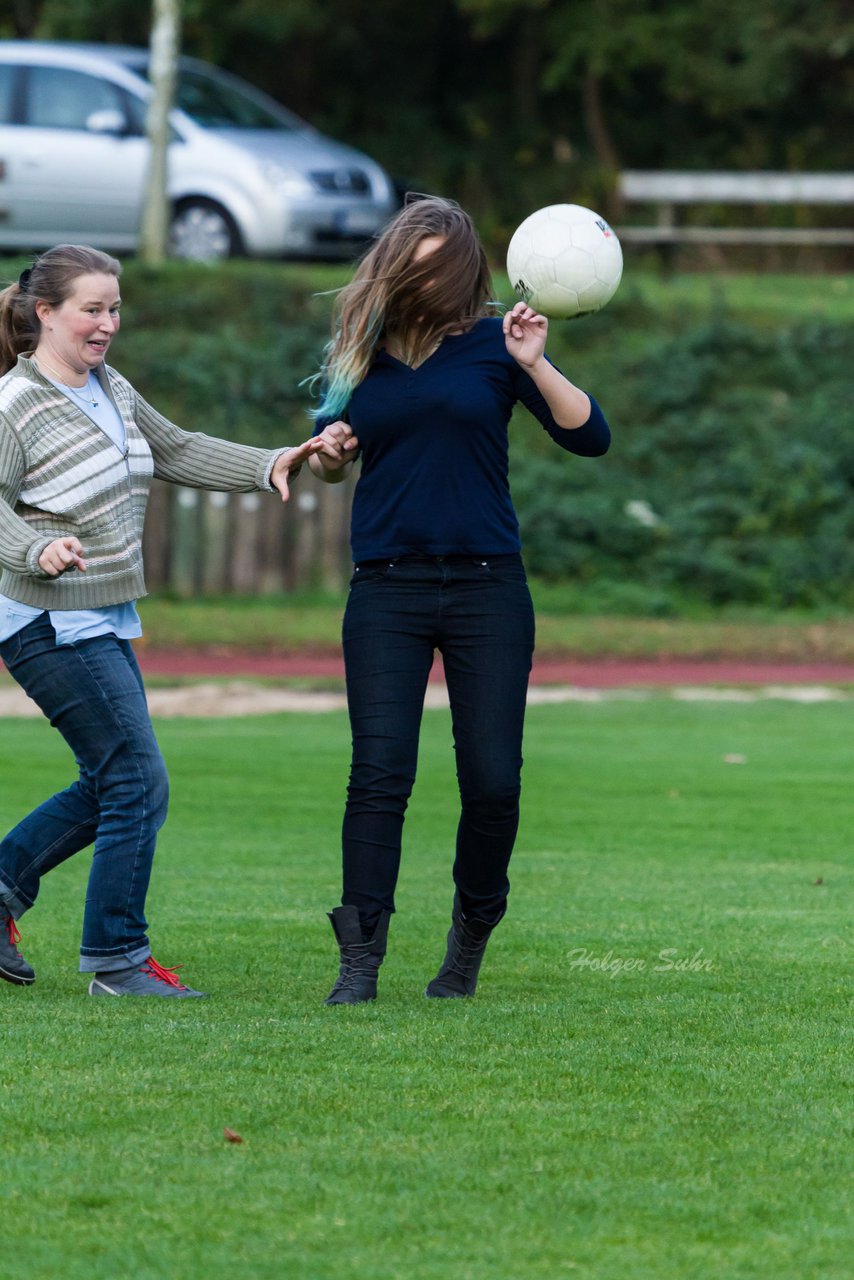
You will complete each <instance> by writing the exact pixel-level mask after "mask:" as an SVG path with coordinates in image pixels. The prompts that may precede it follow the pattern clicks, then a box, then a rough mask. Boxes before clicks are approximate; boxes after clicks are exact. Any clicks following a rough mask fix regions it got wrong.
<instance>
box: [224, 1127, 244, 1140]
mask: <svg viewBox="0 0 854 1280" xmlns="http://www.w3.org/2000/svg"><path fill="white" fill-rule="evenodd" d="M222 1133H223V1137H224V1138H225V1140H226V1142H242V1141H243V1139H242V1138H241V1136H240V1134H239V1133H236V1132H235V1130H234V1129H223V1131H222Z"/></svg>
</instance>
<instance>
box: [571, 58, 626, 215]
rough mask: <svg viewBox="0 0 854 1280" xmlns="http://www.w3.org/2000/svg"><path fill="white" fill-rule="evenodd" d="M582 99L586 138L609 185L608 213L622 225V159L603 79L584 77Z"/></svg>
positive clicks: (594, 75) (589, 74) (587, 74)
mask: <svg viewBox="0 0 854 1280" xmlns="http://www.w3.org/2000/svg"><path fill="white" fill-rule="evenodd" d="M581 96H582V106H583V111H584V126H585V129H586V131H587V137H588V138H589V139H590V142H591V144H592V146H593V150H594V152H595V153H596V159H597V162H598V164H599V168H600V169H601V170H602V173H603V176H604V177H605V179H606V181H607V189H608V207H607V208H606V210H605V212H606V214H607V216H608V217H609V218H610V219H611V220H614V221H619V218H620V214H621V206H622V201H621V200H620V195H619V185H618V183H617V175H618V173H619V172H620V157H619V155H618V153H617V147H616V144H615V142H614V139H613V138H612V137H611V131H610V129H609V128H608V121H607V119H606V116H605V107H604V104H603V102H602V79H601V76H599V75H597V73H596V72H595V71H593V70H590V69H589V68H588V70H587V71H586V72H585V74H584V81H583V85H582V95H581Z"/></svg>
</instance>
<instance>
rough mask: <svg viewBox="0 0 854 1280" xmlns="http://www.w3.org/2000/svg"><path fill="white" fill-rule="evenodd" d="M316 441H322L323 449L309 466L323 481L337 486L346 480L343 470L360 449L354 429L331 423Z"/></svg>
mask: <svg viewBox="0 0 854 1280" xmlns="http://www.w3.org/2000/svg"><path fill="white" fill-rule="evenodd" d="M315 439H316V440H319V441H321V444H322V448H320V449H318V451H317V453H314V454H312V456H311V458H309V463H308V465H309V466H310V467H311V469H312V471H313V472H314V474H315V475H316V476H318V477H319V478H320V479H321V480H326V481H328V482H329V483H331V484H336V483H337V482H338V481H339V480H343V479H344V470H343V469H344V467H346V466H347V464H348V463H349V462H352V461H353V460H354V458H355V456H356V451H357V449H358V448H359V441H358V440H357V438H356V437H355V436H354V435H353V428H352V427H350V426H349V425H348V424H347V423H346V422H340V421H339V422H330V424H329V426H328V427H324V428H323V430H322V431H321V432H320V434H319V435H318V436H316V437H315Z"/></svg>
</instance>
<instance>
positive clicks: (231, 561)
mask: <svg viewBox="0 0 854 1280" xmlns="http://www.w3.org/2000/svg"><path fill="white" fill-rule="evenodd" d="M353 485H354V481H353V480H347V481H345V482H344V483H343V484H337V485H327V484H322V483H320V482H317V481H314V480H312V478H311V477H309V476H307V475H305V476H301V477H300V479H299V480H297V481H296V482H295V484H294V485H293V487H292V489H291V498H290V501H289V502H288V503H287V505H283V504H282V501H281V499H280V498H279V497H278V495H277V494H266V493H210V492H206V491H204V490H201V489H185V488H182V487H180V486H178V485H171V484H163V483H161V482H160V481H155V482H154V484H153V485H152V489H151V496H150V498H149V503H148V514H147V517H146V522H145V536H144V538H143V553H144V556H145V577H146V583H147V585H148V589H149V590H150V591H171V592H174V593H175V594H176V595H179V596H197V595H275V594H278V593H281V592H290V591H297V590H300V589H301V588H305V587H326V588H329V589H331V590H340V589H341V588H342V587H343V586H344V585H345V583H346V582H347V580H348V578H349V575H350V547H349V526H350V504H351V501H352V495H353Z"/></svg>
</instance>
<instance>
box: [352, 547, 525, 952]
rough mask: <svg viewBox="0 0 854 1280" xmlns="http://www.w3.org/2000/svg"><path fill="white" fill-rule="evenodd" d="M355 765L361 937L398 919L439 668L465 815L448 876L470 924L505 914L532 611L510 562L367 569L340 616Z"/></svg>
mask: <svg viewBox="0 0 854 1280" xmlns="http://www.w3.org/2000/svg"><path fill="white" fill-rule="evenodd" d="M343 639H344V662H345V668H346V675H347V701H348V706H349V711H350V725H351V728H352V733H353V759H352V766H351V771H350V782H349V787H348V790H347V806H346V811H345V815H344V826H343V852H344V892H343V895H342V902H343V903H344V905H345V906H355V907H356V908H357V909H358V911H359V915H360V920H361V923H362V927H363V929H364V930H365V931H366V933H368V934H370V933H372V932H373V929H374V926H375V924H376V922H377V920H378V918H379V915H380V913H381V912H382V911H394V890H395V886H396V884H397V876H398V871H399V868H400V849H401V837H402V833H403V818H404V813H405V811H406V807H407V803H408V801H409V796H410V793H411V791H412V786H413V783H414V781H415V768H416V761H417V755H418V736H419V729H420V725H421V714H422V709H423V705H424V693H425V689H426V686H427V677H428V675H429V672H430V668H431V666H432V665H433V656H434V652H435V650H436V649H438V650H439V651H440V652H441V654H442V657H443V660H444V666H445V678H446V681H447V685H448V694H449V697H450V703H451V717H452V723H453V734H454V752H455V755H456V767H457V780H458V783H459V791H460V800H461V806H462V807H461V813H460V819H459V824H458V827H457V838H456V857H455V861H454V867H453V876H454V882H455V885H456V889H457V893H458V895H459V899H460V902H461V905H462V908H463V910H464V911H465V912H466V914H471V915H474V916H476V917H478V918H479V919H482V920H487V921H489V922H490V923H494V922H496V921H497V920H499V919H500V918H501V915H502V914H503V912H504V909H505V905H506V901H507V893H508V890H509V887H510V882H509V880H508V878H507V868H508V864H509V862H510V855H511V853H512V851H513V843H514V841H515V838H516V831H517V828H518V825H519V794H520V788H521V781H520V774H521V768H522V730H523V724H524V717H525V700H526V695H527V688H528V677H529V675H530V671H531V659H532V655H533V651H534V610H533V606H532V604H531V596H530V593H529V591H528V584H527V581H526V578H525V570H524V568H523V566H522V561H521V558H520V557H519V556H518V555H504V556H491V557H490V556H468V557H465V556H446V557H432V558H429V557H424V558H420V557H419V558H408V557H407V558H402V559H399V560H394V561H391V562H388V561H382V562H379V561H366V562H362V563H361V564H360V565H358V566H357V568H356V570H355V572H354V574H353V578H352V581H351V587H350V595H349V599H348V602H347V608H346V611H345V614H344V628H343Z"/></svg>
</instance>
